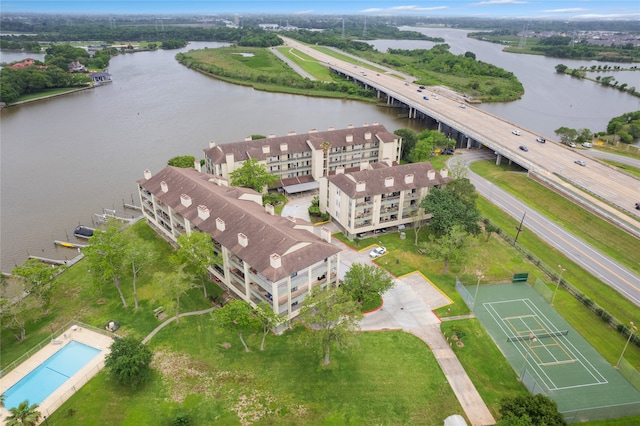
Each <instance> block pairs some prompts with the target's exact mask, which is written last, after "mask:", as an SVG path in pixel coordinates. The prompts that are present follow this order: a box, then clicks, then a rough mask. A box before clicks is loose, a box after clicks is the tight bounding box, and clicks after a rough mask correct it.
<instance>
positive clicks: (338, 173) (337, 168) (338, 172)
mask: <svg viewBox="0 0 640 426" xmlns="http://www.w3.org/2000/svg"><path fill="white" fill-rule="evenodd" d="M336 174H337V175H343V174H344V167H342V166H340V167H336Z"/></svg>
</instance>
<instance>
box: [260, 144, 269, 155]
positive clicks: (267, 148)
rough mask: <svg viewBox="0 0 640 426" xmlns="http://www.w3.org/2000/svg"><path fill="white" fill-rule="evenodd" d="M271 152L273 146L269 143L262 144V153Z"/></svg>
mask: <svg viewBox="0 0 640 426" xmlns="http://www.w3.org/2000/svg"><path fill="white" fill-rule="evenodd" d="M270 152H271V147H270V146H269V145H262V153H263V154H269V153H270Z"/></svg>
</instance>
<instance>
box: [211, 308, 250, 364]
mask: <svg viewBox="0 0 640 426" xmlns="http://www.w3.org/2000/svg"><path fill="white" fill-rule="evenodd" d="M214 319H215V321H217V322H218V324H220V325H221V326H222V327H223V328H231V329H233V330H234V331H235V332H236V333H238V337H240V341H241V342H242V346H244V350H245V352H249V347H248V346H247V344H246V342H245V341H244V337H243V333H244V332H245V331H247V330H250V329H252V328H255V327H256V320H255V318H254V317H253V316H252V315H251V305H249V304H248V303H247V302H245V301H244V300H231V301H230V302H229V303H227V304H226V305H224V307H223V308H222V309H218V310H216V311H214Z"/></svg>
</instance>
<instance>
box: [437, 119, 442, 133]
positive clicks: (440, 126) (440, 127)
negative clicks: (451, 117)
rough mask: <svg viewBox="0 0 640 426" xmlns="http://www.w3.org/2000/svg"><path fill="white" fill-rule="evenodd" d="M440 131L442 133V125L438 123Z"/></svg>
mask: <svg viewBox="0 0 640 426" xmlns="http://www.w3.org/2000/svg"><path fill="white" fill-rule="evenodd" d="M438 131H439V132H442V123H441V122H439V121H438Z"/></svg>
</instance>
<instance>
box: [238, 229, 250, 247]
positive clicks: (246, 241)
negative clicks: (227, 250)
mask: <svg viewBox="0 0 640 426" xmlns="http://www.w3.org/2000/svg"><path fill="white" fill-rule="evenodd" d="M238 244H240V245H241V246H242V247H246V246H247V245H248V244H249V239H248V238H247V236H246V235H244V234H243V233H242V232H238Z"/></svg>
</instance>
